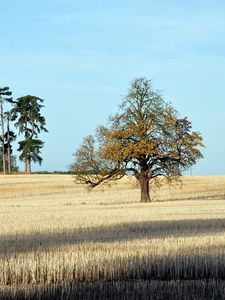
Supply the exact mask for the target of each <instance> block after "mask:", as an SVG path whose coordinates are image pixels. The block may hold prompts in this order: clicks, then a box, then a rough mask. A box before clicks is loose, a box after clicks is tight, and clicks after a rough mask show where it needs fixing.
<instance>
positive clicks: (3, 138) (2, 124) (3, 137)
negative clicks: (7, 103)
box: [0, 101, 6, 174]
mask: <svg viewBox="0 0 225 300" xmlns="http://www.w3.org/2000/svg"><path fill="white" fill-rule="evenodd" d="M0 106H1V112H0V114H1V127H2V164H3V172H4V174H6V163H5V131H4V114H3V105H2V101H1V105H0Z"/></svg>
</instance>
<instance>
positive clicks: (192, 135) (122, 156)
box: [72, 78, 203, 202]
mask: <svg viewBox="0 0 225 300" xmlns="http://www.w3.org/2000/svg"><path fill="white" fill-rule="evenodd" d="M200 147H203V143H202V136H201V134H200V133H199V132H196V131H192V124H191V122H190V121H189V120H188V119H187V118H186V117H185V118H180V116H179V114H178V112H177V111H176V110H175V109H174V108H173V106H172V105H171V104H170V103H167V102H165V101H164V99H163V98H162V96H161V94H160V92H159V91H155V90H153V88H152V83H151V80H148V79H146V78H137V79H135V80H134V81H133V82H131V84H130V88H129V91H128V94H127V96H126V97H124V99H123V101H122V104H121V105H120V108H119V111H118V113H117V114H115V115H114V116H111V117H110V118H109V125H108V126H99V127H98V128H97V130H96V135H95V136H94V137H93V136H88V137H85V138H84V141H83V144H82V145H81V146H80V147H79V148H78V150H77V151H76V153H75V162H74V164H73V165H72V169H73V171H74V172H75V173H76V174H77V176H76V179H77V181H78V182H80V183H85V184H88V185H89V186H90V187H92V188H93V187H95V186H97V185H99V184H101V183H105V182H108V181H110V180H115V179H119V178H121V177H123V176H124V175H133V176H135V177H136V179H137V180H138V182H139V185H140V189H141V202H149V201H150V195H149V187H150V182H151V180H153V179H155V178H162V177H165V178H167V180H168V181H172V180H174V179H177V178H179V176H181V175H182V173H183V171H185V170H187V169H189V168H190V167H192V166H193V165H194V164H195V163H196V162H197V160H198V159H199V158H201V157H202V153H201V152H200V149H199V148H200Z"/></svg>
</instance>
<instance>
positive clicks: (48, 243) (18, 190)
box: [0, 175, 225, 299]
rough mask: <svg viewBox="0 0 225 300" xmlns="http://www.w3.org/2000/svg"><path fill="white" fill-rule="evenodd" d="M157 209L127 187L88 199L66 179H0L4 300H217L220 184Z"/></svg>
mask: <svg viewBox="0 0 225 300" xmlns="http://www.w3.org/2000/svg"><path fill="white" fill-rule="evenodd" d="M153 200H154V201H153V202H152V203H148V204H140V203H138V201H139V190H138V189H137V187H136V186H135V184H134V182H133V181H132V180H131V179H128V178H125V179H123V180H121V181H119V182H117V183H116V184H113V185H112V186H111V187H110V188H104V189H100V188H98V189H96V190H95V191H93V192H91V193H89V192H87V191H86V190H84V188H83V187H82V186H79V185H75V184H74V182H73V178H72V177H71V176H69V175H31V176H28V175H12V176H3V175H1V176H0V220H1V222H0V239H1V243H0V274H1V275H0V293H1V297H2V298H3V299H20V298H21V299H24V298H25V299H52V298H54V299H61V298H62V299H73V298H74V297H79V299H138V297H139V296H140V297H141V298H140V299H149V295H152V297H153V298H152V299H222V298H221V297H222V295H224V292H225V251H224V249H225V177H223V176H221V177H219V176H218V177H216V176H215V177H184V178H183V185H182V187H180V186H174V187H168V186H163V187H162V188H161V189H160V190H159V191H157V192H155V191H154V195H153ZM121 293H123V295H124V297H123V298H120V296H121ZM43 295H45V296H44V297H45V298H43ZM132 295H133V296H132ZM138 295H139V296H138ZM206 295H209V298H207V297H208V296H207V297H206ZM110 297H111V298H110ZM132 297H133V298H132ZM163 297H164V298H163ZM176 297H177V298H176ZM179 297H180V298H179Z"/></svg>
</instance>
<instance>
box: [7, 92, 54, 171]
mask: <svg viewBox="0 0 225 300" xmlns="http://www.w3.org/2000/svg"><path fill="white" fill-rule="evenodd" d="M43 102H44V100H43V99H41V98H38V97H36V96H31V95H27V96H23V97H20V98H18V99H17V101H16V102H15V103H14V108H13V109H12V111H13V114H14V119H16V123H15V126H16V127H17V128H18V130H19V133H20V134H23V136H24V139H23V140H22V141H20V142H19V149H18V151H20V152H21V154H20V156H19V159H20V160H21V161H23V162H24V163H25V172H26V173H31V162H32V161H33V162H34V163H36V162H38V163H39V164H41V163H42V157H41V156H40V153H41V149H42V148H43V145H44V142H43V141H41V140H40V139H38V135H39V133H40V132H42V131H43V132H48V130H47V129H46V128H45V125H46V121H45V118H44V117H43V116H42V115H41V108H42V107H44V106H43V105H42V103H43Z"/></svg>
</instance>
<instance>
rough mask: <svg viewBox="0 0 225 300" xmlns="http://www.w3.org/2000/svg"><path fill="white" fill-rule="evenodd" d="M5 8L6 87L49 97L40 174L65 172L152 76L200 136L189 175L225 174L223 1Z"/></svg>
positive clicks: (1, 60)
mask: <svg viewBox="0 0 225 300" xmlns="http://www.w3.org/2000/svg"><path fill="white" fill-rule="evenodd" d="M0 11H1V18H0V36H1V47H0V68H1V72H0V86H10V88H11V89H12V91H13V94H14V97H15V98H17V97H19V96H23V95H27V94H31V95H36V96H39V97H41V98H43V99H45V108H44V110H43V114H44V115H45V117H46V119H47V127H48V129H49V134H45V135H43V136H42V138H43V140H44V141H45V147H44V149H43V158H44V161H43V164H42V167H41V168H40V167H38V166H34V168H33V169H34V170H40V169H42V170H66V169H67V166H68V165H69V164H70V163H72V162H73V156H72V153H74V152H75V149H76V148H77V147H78V146H79V144H80V143H81V142H82V138H83V136H85V135H88V134H90V133H93V132H94V129H95V127H96V126H97V125H98V124H101V123H105V122H106V121H107V118H108V115H109V114H111V113H114V112H116V111H117V107H118V105H119V104H120V102H121V98H122V96H123V95H125V94H126V93H127V89H128V86H129V83H130V81H131V80H133V79H134V78H136V77H139V76H146V77H148V78H152V79H153V86H154V87H155V88H157V89H160V90H162V91H163V95H164V98H165V100H166V101H169V102H172V104H173V106H174V107H175V108H176V109H177V110H178V111H179V112H180V115H181V116H187V117H188V118H189V119H190V120H191V121H192V124H193V129H194V130H198V131H200V132H202V134H203V137H204V142H205V145H206V149H205V150H204V151H203V152H204V157H205V158H204V159H202V160H201V161H199V163H198V164H197V165H196V166H195V167H194V168H193V170H192V174H194V175H214V174H218V175H224V174H225V159H224V154H225V138H224V136H225V135H224V129H225V81H224V80H225V39H224V37H225V1H224V0H223V1H222V0H221V1H219V0H214V1H213V0H211V1H207V0H189V1H184V0H183V1H178V0H176V1H175V0H170V1H168V0H157V1H156V0H154V1H153V0H138V1H137V0H123V1H118V0H114V1H106V0H105V1H103V0H80V1H79V0H39V1H34V0H33V1H32V0H0ZM14 147H15V150H16V148H17V145H15V146H14ZM17 155H18V154H17ZM21 168H22V166H21Z"/></svg>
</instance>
